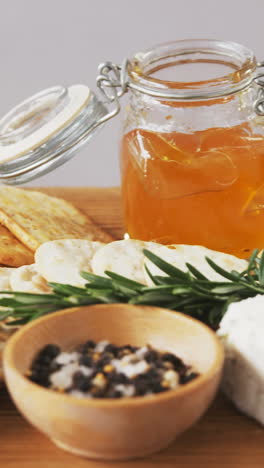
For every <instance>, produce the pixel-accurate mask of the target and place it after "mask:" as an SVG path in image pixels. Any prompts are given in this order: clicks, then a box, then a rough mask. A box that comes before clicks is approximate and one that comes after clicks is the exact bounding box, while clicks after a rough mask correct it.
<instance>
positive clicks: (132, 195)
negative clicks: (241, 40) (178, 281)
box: [121, 40, 264, 257]
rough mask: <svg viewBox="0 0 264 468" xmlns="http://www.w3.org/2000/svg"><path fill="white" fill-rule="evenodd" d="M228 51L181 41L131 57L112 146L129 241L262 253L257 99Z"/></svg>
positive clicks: (241, 54)
mask: <svg viewBox="0 0 264 468" xmlns="http://www.w3.org/2000/svg"><path fill="white" fill-rule="evenodd" d="M256 69H257V62H256V59H255V57H254V55H253V54H252V52H251V51H249V50H248V49H246V48H245V47H242V46H240V45H238V44H234V43H230V42H219V41H213V40H186V41H176V42H172V43H168V44H164V45H161V46H159V47H156V48H154V49H151V50H148V51H146V52H143V53H139V54H136V55H135V56H134V57H133V58H132V60H131V61H130V62H129V65H128V73H129V77H130V80H131V81H132V83H133V84H134V86H133V88H132V89H131V91H130V98H129V105H128V106H127V109H126V117H125V124H124V135H123V138H122V144H121V172H122V198H123V207H124V215H125V225H126V229H127V232H128V234H129V236H131V237H132V238H136V239H143V240H155V241H157V242H160V243H164V244H173V243H175V244H183V243H184V244H196V245H204V246H206V247H209V248H212V249H215V250H220V251H224V252H229V253H232V254H235V255H237V256H240V257H248V256H249V252H250V251H251V250H252V249H253V248H256V247H258V248H263V247H264V117H263V116H262V114H263V109H262V104H263V102H264V100H263V95H262V93H263V92H262V90H260V87H259V84H262V82H261V80H260V78H258V80H257V83H256V80H254V77H255V74H256Z"/></svg>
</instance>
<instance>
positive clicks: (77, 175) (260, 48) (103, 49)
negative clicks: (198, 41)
mask: <svg viewBox="0 0 264 468" xmlns="http://www.w3.org/2000/svg"><path fill="white" fill-rule="evenodd" d="M263 24H264V0H251V1H250V2H249V1H246V0H217V1H215V0H184V1H183V0H162V1H161V0H101V1H94V0H91V1H89V0H44V1H39V0H0V48H1V55H0V57H1V78H0V83H1V87H0V102H1V112H0V114H1V115H3V114H4V113H5V112H6V111H8V110H9V109H10V107H12V106H13V105H15V104H17V103H18V102H19V101H21V100H22V99H25V98H26V97H27V96H29V95H30V94H32V93H35V92H37V91H39V90H41V89H42V88H46V87H48V86H53V85H56V84H63V85H70V84H74V83H85V84H88V86H89V87H90V88H92V89H95V78H96V71H97V66H98V64H99V63H100V62H102V61H104V60H112V61H114V62H116V63H120V62H121V61H122V59H123V58H124V57H125V56H130V55H131V54H132V53H133V52H136V51H138V50H142V49H145V48H147V47H150V46H152V45H155V44H157V43H160V42H165V41H169V40H175V39H183V38H195V37H198V38H201V37H204V38H217V39H226V40H233V41H236V42H240V43H242V44H244V45H246V46H248V47H250V48H251V49H253V50H254V52H255V54H256V56H257V57H258V59H259V60H261V59H264V26H263ZM120 129H121V118H120V117H116V118H115V120H114V121H112V122H111V123H109V124H108V125H107V127H105V128H104V129H103V130H102V131H101V132H100V133H99V134H98V135H96V137H95V138H94V139H93V140H92V141H91V142H90V143H89V144H88V145H87V146H86V147H85V148H84V149H82V151H81V153H80V154H79V155H78V156H76V157H75V158H74V159H72V160H71V161H70V162H68V163H66V164H65V165H64V166H62V167H61V168H59V169H57V170H55V171H54V172H53V173H50V174H48V175H45V176H43V177H41V178H39V179H37V180H35V181H34V182H31V184H30V185H65V186H66V185H83V186H85V185H93V186H108V185H109V186H110V185H118V184H119V167H118V149H119V139H120Z"/></svg>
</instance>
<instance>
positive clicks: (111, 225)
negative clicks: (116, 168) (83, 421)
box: [0, 188, 264, 468]
mask: <svg viewBox="0 0 264 468" xmlns="http://www.w3.org/2000/svg"><path fill="white" fill-rule="evenodd" d="M39 190H42V191H43V192H46V193H49V194H50V195H55V196H58V197H62V198H65V199H66V200H69V201H71V202H73V203H74V204H75V205H76V206H77V207H79V208H80V209H82V210H83V211H84V212H87V213H88V214H89V215H90V216H91V217H92V218H93V219H94V221H95V222H96V223H98V224H99V225H100V226H102V227H103V228H104V229H106V230H107V231H108V232H109V233H110V234H112V235H113V236H114V237H115V238H120V237H121V236H122V233H123V229H122V220H121V209H120V195H119V190H118V189H116V188H109V189H101V188H100V189H96V188H47V189H43V188H41V189H39ZM176 417H177V415H175V418H176ZM263 441H264V431H263V428H262V427H261V426H259V425H258V424H257V423H255V422H254V421H251V420H250V419H248V418H246V417H245V416H243V415H242V414H240V413H238V412H237V411H236V410H235V409H234V408H233V406H232V405H231V404H230V403H229V402H227V401H226V400H225V399H224V397H223V396H222V395H218V397H217V398H216V400H215V401H214V403H213V404H212V406H211V408H210V409H209V410H208V412H207V414H206V415H205V416H204V417H203V418H202V419H201V420H200V421H199V422H198V423H197V424H196V425H195V426H194V427H193V428H191V429H190V430H189V431H187V432H186V433H185V434H183V435H181V436H180V437H179V438H178V439H177V440H176V441H175V442H174V443H173V444H171V446H170V447H169V448H168V449H166V450H164V451H162V452H160V453H159V454H156V455H153V456H152V457H148V458H145V459H138V460H135V461H131V462H126V463H125V462H111V463H110V462H109V463H106V462H95V461H92V460H87V459H83V458H79V457H75V456H73V455H69V454H68V453H66V452H64V451H62V450H60V449H58V448H57V447H55V446H54V445H53V444H52V443H51V442H50V441H49V440H48V439H47V437H46V436H45V435H43V434H41V433H40V432H38V431H37V430H36V429H34V428H33V427H32V426H30V424H29V423H28V422H27V421H26V420H25V419H23V417H22V416H20V414H19V413H18V412H17V410H16V409H15V407H14V405H13V403H12V402H11V400H10V398H9V396H8V394H7V392H6V390H5V389H4V388H2V389H0V467H1V468H70V467H74V468H107V467H112V468H121V467H122V468H174V467H180V468H191V467H192V468H220V467H221V468H222V467H227V468H263V467H264V443H263Z"/></svg>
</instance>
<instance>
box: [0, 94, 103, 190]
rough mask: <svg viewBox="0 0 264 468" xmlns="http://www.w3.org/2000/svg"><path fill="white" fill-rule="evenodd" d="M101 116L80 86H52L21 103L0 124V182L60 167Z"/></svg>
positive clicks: (95, 102) (98, 106) (95, 101)
mask: <svg viewBox="0 0 264 468" xmlns="http://www.w3.org/2000/svg"><path fill="white" fill-rule="evenodd" d="M107 114H108V110H107V109H106V108H105V106H104V104H103V103H102V102H100V101H99V100H98V99H97V97H96V96H95V94H94V93H93V92H92V91H90V89H89V88H88V87H87V86H85V85H73V86H70V87H68V88H64V87H62V86H56V87H53V88H49V89H46V90H44V91H41V92H40V93H37V94H35V95H33V96H31V97H30V98H29V99H27V100H25V101H23V102H22V103H20V104H19V105H18V106H16V107H15V108H14V109H12V110H11V111H10V112H9V113H8V114H6V115H5V116H4V117H3V118H2V119H1V120H0V181H1V182H2V183H6V184H19V183H23V182H26V181H28V180H31V179H34V178H35V177H37V176H39V175H41V174H44V173H46V172H49V171H50V170H52V169H54V168H55V167H58V166H59V165H61V164H63V163H64V162H66V161H67V160H68V159H69V158H70V157H72V156H73V155H74V154H75V153H76V151H77V150H78V149H79V148H80V147H81V146H82V145H83V144H84V143H85V142H86V141H87V140H88V139H89V138H90V137H91V135H92V134H93V133H94V131H95V129H96V128H97V126H98V125H99V123H103V122H101V120H103V118H104V117H105V116H106V115H107Z"/></svg>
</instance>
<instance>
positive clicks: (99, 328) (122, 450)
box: [4, 304, 224, 460]
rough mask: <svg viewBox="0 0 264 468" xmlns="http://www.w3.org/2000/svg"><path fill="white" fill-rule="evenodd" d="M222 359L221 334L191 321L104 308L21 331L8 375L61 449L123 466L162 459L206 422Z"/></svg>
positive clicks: (9, 354)
mask: <svg viewBox="0 0 264 468" xmlns="http://www.w3.org/2000/svg"><path fill="white" fill-rule="evenodd" d="M87 338H89V341H88V342H87ZM106 338H107V339H108V340H109V343H106V342H105V341H104V340H105V339H106ZM52 343H55V344H56V346H55V345H51V346H50V344H52ZM81 343H84V344H83V345H82V344H81ZM129 344H130V345H131V346H128V345H129ZM146 344H148V345H147V346H146ZM39 353H40V354H39ZM135 356H136V357H135ZM106 357H107V359H106ZM223 357H224V354H223V349H222V346H221V343H220V341H219V340H218V338H217V336H216V334H215V333H214V332H213V331H212V330H210V329H209V328H208V327H207V326H205V325H204V324H202V323H201V322H198V321H197V320H194V319H191V318H189V317H187V316H186V315H184V314H180V313H177V312H172V311H169V310H166V309H163V308H158V307H149V306H148V307H147V306H135V305H132V304H100V305H91V306H84V307H75V308H73V309H67V310H62V311H60V312H56V313H55V314H50V315H47V316H45V317H42V318H40V319H38V320H35V321H32V322H30V323H29V324H27V325H25V326H23V327H22V328H21V329H20V330H19V331H17V332H16V333H15V334H14V336H12V337H11V338H10V340H9V341H8V344H7V346H6V348H5V350H4V372H5V379H6V383H7V386H8V390H9V392H10V394H11V396H12V398H13V400H14V402H15V404H16V406H17V407H18V409H19V410H20V411H21V413H22V414H23V415H24V416H25V417H26V418H27V420H28V421H29V422H31V424H33V425H34V426H35V427H37V428H38V429H40V430H41V431H42V432H43V433H44V434H46V435H48V436H49V437H50V439H51V440H52V441H53V442H54V443H55V444H56V445H58V446H59V447H61V448H63V449H65V450H68V451H70V452H72V453H75V454H79V455H82V456H86V457H90V458H96V459H108V460H125V459H130V458H135V457H142V456H145V455H148V454H152V453H154V452H157V451H159V450H161V449H162V448H164V447H166V446H167V445H169V444H170V443H171V442H172V441H173V440H174V439H175V437H176V436H177V435H178V434H180V433H181V432H183V431H185V430H186V429H188V428H189V427H191V426H192V425H193V424H194V423H195V422H196V421H197V420H198V419H199V418H200V417H201V415H202V414H203V413H204V411H205V410H206V409H207V407H208V406H209V404H210V402H211V401H212V398H213V397H214V395H215V392H216V390H217V387H218V385H219V382H220V377H221V371H222V366H223ZM134 359H135V361H137V362H131V361H130V360H132V361H134ZM127 361H128V362H127ZM129 361H130V362H129ZM185 363H186V364H187V365H186V364H185ZM70 365H71V366H72V367H70V370H69V366H70ZM189 365H191V366H192V367H188V366H189ZM109 366H110V367H109ZM67 367H68V370H67ZM112 367H114V370H113V369H112ZM80 369H81V370H80ZM28 371H30V372H31V375H30V376H26V374H27V373H28ZM108 371H109V372H108ZM64 372H66V373H67V372H68V377H67V378H68V382H65V380H64V379H65V376H64V377H63V373H64ZM192 372H195V373H196V372H197V373H199V377H197V378H193V377H194V376H193V375H192ZM85 374H86V375H85ZM88 374H90V375H88ZM120 375H121V377H120ZM149 375H151V376H152V377H151V379H149V378H148V377H147V376H149ZM153 375H154V376H155V377H153ZM73 376H74V378H73ZM28 377H30V378H31V380H30V378H28ZM169 377H170V378H169ZM116 378H117V380H118V379H119V380H120V379H121V381H122V382H120V381H118V383H117V382H115V383H114V382H113V380H115V379H116ZM111 379H112V382H110V381H111ZM186 379H187V380H190V379H191V381H189V382H188V383H187V384H186V385H182V383H183V381H184V380H186ZM132 381H133V384H132V383H131V382H132ZM165 382H166V383H165ZM41 384H42V385H41ZM43 385H44V386H43ZM175 385H176V387H175V388H173V387H174V386H175ZM100 387H101V388H100ZM169 387H170V388H169ZM52 388H54V390H53V389H52ZM55 388H57V390H59V391H55ZM168 389H169V390H168ZM160 390H162V391H160ZM167 390H168V391H167ZM112 391H113V393H114V395H113V394H112V396H115V398H109V393H110V392H112ZM156 391H158V393H155V392H156ZM70 392H72V393H74V394H75V397H73V396H71V395H69V393H70ZM77 392H78V393H77ZM116 392H120V393H121V394H122V395H121V396H120V394H119V393H116ZM129 392H130V393H129ZM132 392H133V393H134V392H135V396H133V397H129V396H128V394H131V393H132ZM148 392H152V394H148ZM104 393H105V397H103V395H104ZM138 393H142V395H138ZM90 394H93V396H96V397H95V398H91V397H90V396H91V395H90ZM110 395H111V393H110ZM77 396H78V397H80V398H76V397H77ZM83 396H84V397H83ZM87 396H88V397H87ZM99 396H100V397H99ZM119 396H120V397H119ZM125 396H127V397H125Z"/></svg>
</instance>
